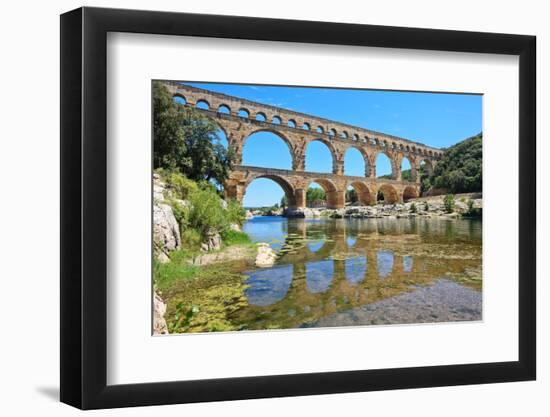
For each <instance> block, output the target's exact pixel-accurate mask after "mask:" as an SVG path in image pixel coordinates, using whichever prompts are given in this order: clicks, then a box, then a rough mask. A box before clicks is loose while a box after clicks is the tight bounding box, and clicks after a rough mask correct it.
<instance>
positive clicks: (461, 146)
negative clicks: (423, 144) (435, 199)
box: [422, 133, 483, 194]
mask: <svg viewBox="0 0 550 417" xmlns="http://www.w3.org/2000/svg"><path fill="white" fill-rule="evenodd" d="M482 171H483V165H482V134H481V133H479V134H478V135H476V136H473V137H471V138H468V139H465V140H463V141H462V142H459V143H457V144H456V145H453V146H451V147H450V148H448V149H446V150H445V153H444V155H443V158H442V159H441V161H439V162H438V163H437V165H436V167H435V169H434V172H433V173H432V175H430V176H427V175H425V174H424V175H423V178H422V191H423V192H428V191H429V190H430V189H432V190H433V191H435V189H436V190H441V191H443V192H450V193H455V194H456V193H471V192H481V190H482Z"/></svg>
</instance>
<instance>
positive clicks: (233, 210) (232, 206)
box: [226, 200, 246, 226]
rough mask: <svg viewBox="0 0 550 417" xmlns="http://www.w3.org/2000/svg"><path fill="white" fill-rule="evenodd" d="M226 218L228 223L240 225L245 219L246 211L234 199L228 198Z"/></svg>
mask: <svg viewBox="0 0 550 417" xmlns="http://www.w3.org/2000/svg"><path fill="white" fill-rule="evenodd" d="M226 210H227V220H228V221H229V223H230V224H232V223H235V224H238V225H239V226H242V224H243V223H244V221H245V220H246V211H245V209H243V208H242V207H241V206H240V204H239V203H238V202H236V201H235V200H230V201H229V202H228V203H227V209H226Z"/></svg>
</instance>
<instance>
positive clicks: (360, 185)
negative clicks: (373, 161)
mask: <svg viewBox="0 0 550 417" xmlns="http://www.w3.org/2000/svg"><path fill="white" fill-rule="evenodd" d="M349 186H351V187H353V189H354V190H355V193H356V194H357V199H358V200H359V203H361V205H364V206H368V205H370V204H374V203H375V197H376V196H375V195H373V193H372V192H371V190H370V189H369V187H368V186H367V184H365V183H364V182H361V181H350V182H349V183H348V184H347V186H346V189H347V188H348V187H349Z"/></svg>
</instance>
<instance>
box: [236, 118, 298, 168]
mask: <svg viewBox="0 0 550 417" xmlns="http://www.w3.org/2000/svg"><path fill="white" fill-rule="evenodd" d="M262 133H266V134H269V136H271V137H272V138H276V140H277V141H282V142H283V143H284V144H285V145H286V146H287V148H288V156H289V160H288V161H286V160H285V161H284V163H282V164H280V166H273V165H272V164H271V162H272V161H273V159H274V158H273V156H274V155H272V154H271V153H270V152H269V149H262V150H261V152H260V150H258V152H257V155H256V156H255V157H254V158H252V155H250V154H249V152H248V151H249V150H250V141H251V140H255V138H257V137H258V136H256V135H260V134H262ZM262 136H263V135H262ZM266 137H267V136H266ZM272 143H276V142H272ZM247 144H248V146H249V148H248V149H247ZM271 146H277V145H271ZM272 149H274V148H272ZM241 152H242V154H241V155H237V159H239V160H242V164H243V165H251V166H262V167H264V168H278V169H289V170H290V169H292V167H293V166H294V153H293V151H292V144H291V142H290V140H289V139H288V138H287V137H286V136H285V135H284V134H282V133H281V132H278V131H277V130H275V129H269V128H262V129H257V130H254V131H253V132H251V133H250V134H249V135H248V136H247V137H246V138H245V139H244V142H243V147H242V150H241ZM278 152H279V151H278ZM281 152H282V151H281ZM279 153H280V152H279ZM281 155H282V154H281ZM239 156H240V158H239ZM262 157H263V158H266V161H269V162H265V163H263V162H262V163H260V164H258V163H256V162H254V160H256V159H258V158H262Z"/></svg>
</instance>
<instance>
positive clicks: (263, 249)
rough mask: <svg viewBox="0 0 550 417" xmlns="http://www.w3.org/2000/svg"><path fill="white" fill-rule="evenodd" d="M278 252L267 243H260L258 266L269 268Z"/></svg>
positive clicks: (257, 258) (257, 256) (257, 257)
mask: <svg viewBox="0 0 550 417" xmlns="http://www.w3.org/2000/svg"><path fill="white" fill-rule="evenodd" d="M276 259H277V254H276V253H275V251H274V250H273V249H271V247H270V246H269V245H268V244H267V243H258V254H257V255H256V262H255V264H256V266H257V267H260V268H268V267H270V266H273V264H274V263H275V260H276Z"/></svg>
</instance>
